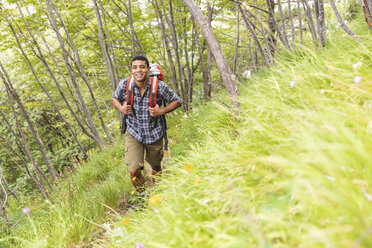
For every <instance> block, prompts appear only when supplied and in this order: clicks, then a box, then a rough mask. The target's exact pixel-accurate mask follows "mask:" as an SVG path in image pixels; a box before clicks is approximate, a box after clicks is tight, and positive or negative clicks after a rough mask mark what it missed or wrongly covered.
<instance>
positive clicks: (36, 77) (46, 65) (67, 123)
mask: <svg viewBox="0 0 372 248" xmlns="http://www.w3.org/2000/svg"><path fill="white" fill-rule="evenodd" d="M23 3H24V2H23ZM17 7H18V10H19V12H20V14H21V16H22V18H23V21H24V24H25V25H26V28H27V30H28V32H29V34H30V36H31V38H32V41H33V45H34V46H35V47H36V49H37V50H38V54H37V53H36V51H35V50H34V48H33V46H31V50H32V51H33V53H34V54H35V56H36V57H37V58H39V59H40V60H41V62H42V63H43V64H44V66H45V67H46V69H47V70H48V72H49V73H50V75H51V77H52V79H53V81H54V82H55V83H56V84H58V80H57V79H56V78H55V76H54V73H53V71H52V69H51V68H50V67H49V64H48V63H47V61H46V59H45V57H44V55H43V53H42V51H41V48H40V46H39V44H38V42H37V41H36V39H35V36H34V34H33V32H32V31H31V29H30V27H29V26H28V23H27V22H26V20H25V18H24V16H23V12H22V10H21V8H20V6H19V4H18V3H17ZM9 25H11V23H9ZM19 30H20V32H22V31H21V29H19ZM12 31H13V34H14V36H15V38H16V40H17V43H18V46H19V48H20V49H21V51H22V54H23V55H24V57H25V58H26V60H27V63H28V65H29V68H30V69H31V71H32V73H33V75H34V77H35V79H36V81H37V82H38V84H39V85H40V87H41V88H42V89H43V91H44V92H45V94H46V95H47V96H48V98H49V100H50V101H51V102H52V104H53V107H54V109H55V110H56V112H57V114H58V115H59V117H60V118H61V119H62V120H63V121H64V123H65V124H66V125H67V127H68V129H69V130H70V132H71V134H72V136H73V137H74V139H75V141H76V143H77V144H78V145H79V148H80V150H81V152H82V153H83V154H84V156H85V157H88V155H87V153H86V151H85V149H84V147H83V146H82V144H81V143H80V141H79V139H78V138H77V135H76V133H75V131H74V130H73V129H72V127H71V125H70V123H69V122H68V121H67V119H66V118H65V117H64V116H63V115H62V114H61V112H60V110H59V108H58V107H57V105H56V103H55V102H54V100H53V98H52V97H51V95H50V94H49V92H48V91H47V90H46V89H45V87H44V86H43V84H42V83H41V81H40V80H39V78H38V76H37V75H36V72H35V70H34V68H33V66H32V63H31V62H30V60H29V59H28V56H27V55H26V53H25V52H24V50H23V48H22V46H21V45H20V43H19V41H18V37H17V34H16V33H15V30H14V29H13V28H12Z"/></svg>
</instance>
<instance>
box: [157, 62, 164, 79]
mask: <svg viewBox="0 0 372 248" xmlns="http://www.w3.org/2000/svg"><path fill="white" fill-rule="evenodd" d="M157 67H158V70H159V72H160V74H159V76H158V77H159V79H160V80H161V81H164V74H163V70H162V69H161V67H160V65H157Z"/></svg>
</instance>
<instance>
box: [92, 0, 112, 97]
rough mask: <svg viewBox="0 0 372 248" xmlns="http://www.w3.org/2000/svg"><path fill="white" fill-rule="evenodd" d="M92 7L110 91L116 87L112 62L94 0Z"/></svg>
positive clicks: (94, 0)
mask: <svg viewBox="0 0 372 248" xmlns="http://www.w3.org/2000/svg"><path fill="white" fill-rule="evenodd" d="M93 7H94V12H95V14H96V19H97V22H98V39H99V44H100V45H101V51H102V55H103V59H104V60H105V64H106V68H107V72H108V75H109V78H110V82H111V85H112V92H114V91H115V89H116V79H115V73H114V70H113V68H112V62H111V59H110V54H109V53H108V50H107V45H106V38H105V37H106V34H105V32H104V30H103V25H102V20H101V14H100V13H99V8H98V5H97V1H96V0H93Z"/></svg>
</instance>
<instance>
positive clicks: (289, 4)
mask: <svg viewBox="0 0 372 248" xmlns="http://www.w3.org/2000/svg"><path fill="white" fill-rule="evenodd" d="M288 13H289V19H290V21H291V36H292V44H296V38H295V28H294V23H293V15H292V6H291V0H288Z"/></svg>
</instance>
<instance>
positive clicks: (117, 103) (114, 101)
mask: <svg viewBox="0 0 372 248" xmlns="http://www.w3.org/2000/svg"><path fill="white" fill-rule="evenodd" d="M112 105H114V107H115V108H116V109H117V110H119V111H120V112H121V113H123V114H125V115H129V114H131V113H132V106H130V105H127V102H124V104H121V102H120V101H119V99H117V98H115V97H113V98H112Z"/></svg>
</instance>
